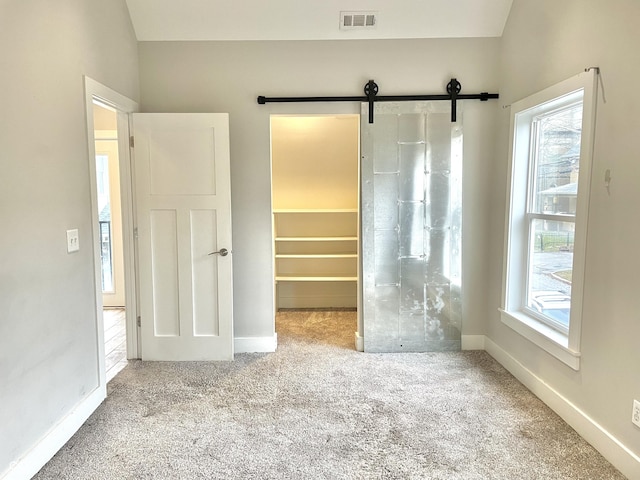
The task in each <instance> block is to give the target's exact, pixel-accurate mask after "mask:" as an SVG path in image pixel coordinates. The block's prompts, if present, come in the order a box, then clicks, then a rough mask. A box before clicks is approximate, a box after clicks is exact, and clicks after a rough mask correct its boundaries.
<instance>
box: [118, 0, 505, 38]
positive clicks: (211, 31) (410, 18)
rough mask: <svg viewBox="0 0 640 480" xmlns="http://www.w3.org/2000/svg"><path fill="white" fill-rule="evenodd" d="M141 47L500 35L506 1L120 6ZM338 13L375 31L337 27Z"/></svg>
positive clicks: (287, 0)
mask: <svg viewBox="0 0 640 480" xmlns="http://www.w3.org/2000/svg"><path fill="white" fill-rule="evenodd" d="M126 1H127V5H128V7H129V13H130V15H131V20H132V22H133V26H134V29H135V32H136V36H137V38H138V40H140V41H167V40H338V39H394V38H463V37H499V36H501V35H502V30H503V28H504V25H505V22H506V20H507V16H508V15H509V10H510V8H511V3H512V0H456V1H451V0H366V1H364V0H268V1H267V0H126ZM341 12H355V13H359V12H372V13H375V26H373V27H365V28H355V29H344V28H340V25H341V20H340V19H341Z"/></svg>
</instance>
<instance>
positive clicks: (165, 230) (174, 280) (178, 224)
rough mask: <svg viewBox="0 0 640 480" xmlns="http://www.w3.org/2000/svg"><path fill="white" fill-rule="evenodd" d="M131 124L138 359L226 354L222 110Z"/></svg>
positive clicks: (228, 292)
mask: <svg viewBox="0 0 640 480" xmlns="http://www.w3.org/2000/svg"><path fill="white" fill-rule="evenodd" d="M133 131H134V138H135V146H134V149H133V152H134V163H135V183H136V204H137V224H138V257H139V272H140V273H139V282H140V287H139V292H140V307H139V308H140V316H141V344H142V359H143V360H174V361H175V360H231V359H233V321H232V300H233V295H232V268H231V195H230V161H229V118H228V115H227V114H200V113H197V114H196V113H190V114H177V113H172V114H156V113H140V114H134V115H133ZM216 252H218V253H216ZM220 252H221V253H220ZM225 252H226V254H225Z"/></svg>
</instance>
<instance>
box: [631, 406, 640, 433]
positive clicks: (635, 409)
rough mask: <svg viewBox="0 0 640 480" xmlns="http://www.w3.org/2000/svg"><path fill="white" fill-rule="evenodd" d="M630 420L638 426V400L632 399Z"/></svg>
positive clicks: (639, 425)
mask: <svg viewBox="0 0 640 480" xmlns="http://www.w3.org/2000/svg"><path fill="white" fill-rule="evenodd" d="M631 421H632V422H633V423H634V424H635V425H636V426H637V427H640V402H639V401H638V400H634V401H633V412H632V413H631Z"/></svg>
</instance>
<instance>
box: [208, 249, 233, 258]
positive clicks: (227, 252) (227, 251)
mask: <svg viewBox="0 0 640 480" xmlns="http://www.w3.org/2000/svg"><path fill="white" fill-rule="evenodd" d="M209 255H220V256H221V257H226V256H227V255H229V250H227V249H226V248H221V249H220V250H218V251H217V252H211V253H210V254H209Z"/></svg>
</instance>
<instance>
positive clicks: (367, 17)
mask: <svg viewBox="0 0 640 480" xmlns="http://www.w3.org/2000/svg"><path fill="white" fill-rule="evenodd" d="M377 16H378V14H377V12H340V29H341V30H354V29H361V28H375V26H376V23H377V18H376V17H377Z"/></svg>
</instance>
